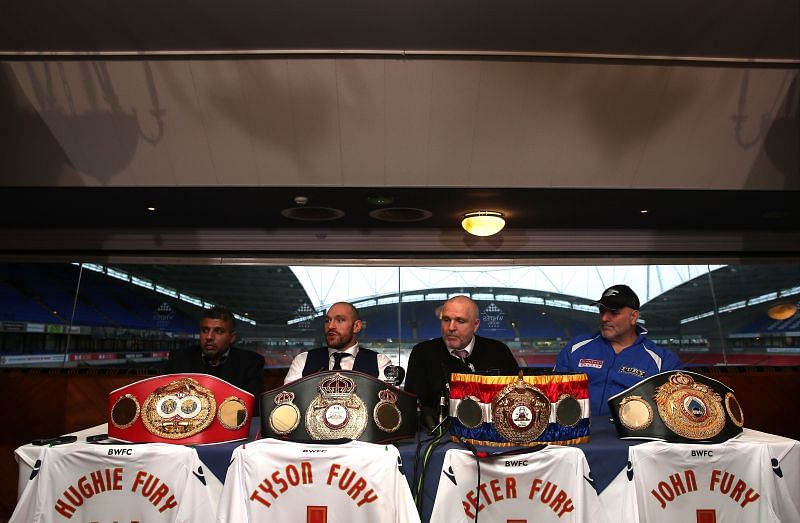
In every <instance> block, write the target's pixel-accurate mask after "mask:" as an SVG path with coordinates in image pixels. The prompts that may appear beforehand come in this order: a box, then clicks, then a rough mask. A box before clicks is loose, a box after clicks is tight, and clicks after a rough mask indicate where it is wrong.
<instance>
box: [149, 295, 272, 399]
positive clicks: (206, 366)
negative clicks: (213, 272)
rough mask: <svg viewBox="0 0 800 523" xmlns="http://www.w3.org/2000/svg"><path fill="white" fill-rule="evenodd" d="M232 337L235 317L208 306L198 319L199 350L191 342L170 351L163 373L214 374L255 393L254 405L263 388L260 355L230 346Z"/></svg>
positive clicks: (262, 361)
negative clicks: (184, 346)
mask: <svg viewBox="0 0 800 523" xmlns="http://www.w3.org/2000/svg"><path fill="white" fill-rule="evenodd" d="M235 341H236V318H234V317H233V314H231V312H230V311H229V310H228V309H225V308H224V307H212V308H211V309H208V310H206V311H204V312H203V316H202V318H201V319H200V350H198V348H197V347H196V346H194V347H186V348H183V349H178V350H173V351H171V352H170V353H169V360H168V361H167V366H166V368H165V369H164V370H165V373H166V374H174V373H183V372H196V373H202V374H210V375H212V376H216V377H217V378H220V379H222V380H225V381H227V382H228V383H230V384H231V385H235V386H237V387H239V388H240V389H244V390H246V391H247V392H249V393H250V394H252V395H253V396H255V398H256V406H257V405H258V398H259V397H260V396H261V393H262V392H264V357H263V356H261V355H260V354H257V353H255V352H252V351H249V350H244V349H237V348H235V347H233V346H232V345H233V343H234V342H235Z"/></svg>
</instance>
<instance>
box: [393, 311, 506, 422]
mask: <svg viewBox="0 0 800 523" xmlns="http://www.w3.org/2000/svg"><path fill="white" fill-rule="evenodd" d="M439 317H440V319H441V324H442V336H441V338H434V339H432V340H428V341H423V342H422V343H418V344H417V345H415V346H414V348H413V349H412V350H411V356H410V357H409V359H408V373H407V374H406V384H405V390H407V391H408V392H412V393H414V394H416V395H417V398H418V400H419V403H420V405H421V406H422V414H423V422H426V419H427V420H428V421H427V422H426V423H427V424H430V421H429V420H430V419H434V420H435V419H436V418H437V417H438V414H439V396H440V395H441V394H442V391H443V389H444V385H445V383H447V381H448V380H449V379H450V374H451V373H453V372H466V373H473V372H474V373H478V374H482V373H486V374H498V375H501V376H512V375H515V374H517V372H518V371H519V366H518V365H517V360H516V359H514V355H513V354H511V350H510V349H509V348H508V346H507V345H506V344H504V343H501V342H499V341H496V340H491V339H489V338H482V337H481V336H477V335H476V334H475V333H476V332H478V327H479V326H480V323H481V320H480V315H479V313H478V304H476V303H475V302H474V301H472V300H471V299H470V298H468V297H467V296H454V297H453V298H450V299H449V300H447V301H446V302H445V304H444V306H443V307H442V311H441V313H440V316H439Z"/></svg>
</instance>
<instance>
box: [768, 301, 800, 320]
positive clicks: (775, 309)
mask: <svg viewBox="0 0 800 523" xmlns="http://www.w3.org/2000/svg"><path fill="white" fill-rule="evenodd" d="M796 312H797V305H795V304H794V303H779V304H778V305H773V306H772V307H770V308H769V310H767V316H769V317H770V318H772V319H773V320H788V319H789V318H791V317H792V316H794V315H795V313H796Z"/></svg>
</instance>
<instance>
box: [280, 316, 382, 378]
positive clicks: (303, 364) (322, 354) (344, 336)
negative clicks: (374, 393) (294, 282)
mask: <svg viewBox="0 0 800 523" xmlns="http://www.w3.org/2000/svg"><path fill="white" fill-rule="evenodd" d="M324 321H325V326H324V330H325V339H326V341H327V344H328V346H327V347H320V348H318V349H313V350H310V351H308V352H301V353H300V354H298V355H297V356H295V358H294V360H292V364H291V365H289V372H288V373H287V374H286V378H284V380H283V383H284V384H285V383H289V382H292V381H295V380H298V379H300V378H302V377H303V376H308V375H309V374H313V373H315V372H320V371H324V370H356V371H360V372H364V373H366V374H369V375H371V376H375V377H377V378H378V379H381V380H385V379H386V378H385V376H384V373H383V371H384V369H386V367H388V366H389V365H391V364H392V360H390V359H389V357H388V356H386V355H385V354H380V353H378V352H375V351H374V350H370V349H365V348H364V347H359V345H358V341H356V334H358V333H359V332H361V327H362V325H361V318H360V317H359V314H358V310H356V308H355V307H353V306H352V305H351V304H349V303H347V302H338V303H334V304H333V305H331V307H330V308H329V309H328V312H327V313H326V314H325V319H324Z"/></svg>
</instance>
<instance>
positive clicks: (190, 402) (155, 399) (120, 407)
mask: <svg viewBox="0 0 800 523" xmlns="http://www.w3.org/2000/svg"><path fill="white" fill-rule="evenodd" d="M254 405H255V398H254V397H253V395H252V394H250V393H249V392H246V391H244V390H242V389H240V388H239V387H236V386H234V385H231V384H230V383H228V382H227V381H224V380H221V379H219V378H217V377H215V376H210V375H208V374H167V375H165V376H156V377H153V378H147V379H144V380H141V381H137V382H136V383H131V384H130V385H127V386H125V387H122V388H120V389H117V390H115V391H112V392H111V393H110V394H109V395H108V435H109V437H111V438H114V439H118V440H121V441H129V442H133V443H178V444H181V445H195V444H206V443H223V442H227V441H238V440H242V439H247V437H248V436H249V434H250V420H251V416H250V413H251V412H253V406H254Z"/></svg>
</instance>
